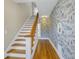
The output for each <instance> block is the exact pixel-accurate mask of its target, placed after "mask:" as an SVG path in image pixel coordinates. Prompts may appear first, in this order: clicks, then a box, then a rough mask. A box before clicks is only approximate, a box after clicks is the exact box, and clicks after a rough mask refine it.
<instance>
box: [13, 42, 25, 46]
mask: <svg viewBox="0 0 79 59" xmlns="http://www.w3.org/2000/svg"><path fill="white" fill-rule="evenodd" d="M12 46H25V44H19V43H15V44H13V45H12Z"/></svg>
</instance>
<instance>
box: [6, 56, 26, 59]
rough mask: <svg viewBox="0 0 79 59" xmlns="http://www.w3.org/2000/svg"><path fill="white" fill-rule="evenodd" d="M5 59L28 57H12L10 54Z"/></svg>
mask: <svg viewBox="0 0 79 59" xmlns="http://www.w3.org/2000/svg"><path fill="white" fill-rule="evenodd" d="M5 59H26V58H23V57H10V56H7V57H6V58H5Z"/></svg>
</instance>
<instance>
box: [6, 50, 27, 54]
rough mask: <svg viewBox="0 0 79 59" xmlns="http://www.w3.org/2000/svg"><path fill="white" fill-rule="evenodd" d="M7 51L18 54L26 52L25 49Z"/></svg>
mask: <svg viewBox="0 0 79 59" xmlns="http://www.w3.org/2000/svg"><path fill="white" fill-rule="evenodd" d="M7 53H18V54H26V51H25V50H19V49H11V50H10V51H8V52H7Z"/></svg>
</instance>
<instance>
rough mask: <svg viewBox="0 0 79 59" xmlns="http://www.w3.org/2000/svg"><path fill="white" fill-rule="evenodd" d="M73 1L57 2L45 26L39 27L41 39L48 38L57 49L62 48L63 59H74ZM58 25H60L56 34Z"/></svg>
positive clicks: (61, 0) (60, 0) (62, 0)
mask: <svg viewBox="0 0 79 59" xmlns="http://www.w3.org/2000/svg"><path fill="white" fill-rule="evenodd" d="M74 18H75V1H74V0H59V2H58V3H57V5H56V6H55V8H54V10H53V11H52V13H51V15H50V19H49V20H47V23H46V25H45V26H42V27H41V30H42V33H41V35H42V37H49V38H50V39H51V40H52V42H53V43H54V44H55V46H56V48H57V49H58V44H59V45H60V46H61V47H62V48H61V51H62V56H63V57H64V59H75V19H74ZM58 23H60V24H61V27H60V30H61V33H60V32H58V26H57V25H58Z"/></svg>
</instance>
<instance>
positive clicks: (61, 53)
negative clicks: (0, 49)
mask: <svg viewBox="0 0 79 59" xmlns="http://www.w3.org/2000/svg"><path fill="white" fill-rule="evenodd" d="M50 5H51V6H50ZM74 5H75V3H74V0H39V1H37V0H34V1H33V0H28V1H27V0H15V1H14V0H5V17H4V18H5V29H4V31H5V33H4V34H5V40H4V43H5V47H4V51H5V53H4V54H5V57H4V59H75V48H74V47H75V23H74V22H75V19H74V18H75V17H74V16H75V12H74V11H75V8H74Z"/></svg>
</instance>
